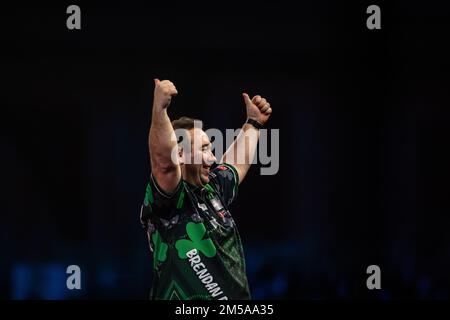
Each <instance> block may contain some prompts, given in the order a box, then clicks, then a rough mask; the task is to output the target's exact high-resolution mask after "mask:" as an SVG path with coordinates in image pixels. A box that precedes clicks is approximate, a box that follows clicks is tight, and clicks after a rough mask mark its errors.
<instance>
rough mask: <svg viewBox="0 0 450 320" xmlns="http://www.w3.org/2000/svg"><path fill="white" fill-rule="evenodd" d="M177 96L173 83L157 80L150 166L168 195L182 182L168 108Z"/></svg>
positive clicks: (149, 140)
mask: <svg viewBox="0 0 450 320" xmlns="http://www.w3.org/2000/svg"><path fill="white" fill-rule="evenodd" d="M177 94H178V92H177V89H176V88H175V85H174V84H173V83H172V82H170V81H169V80H163V81H159V80H158V79H155V91H154V96H153V110H152V123H151V126H150V133H149V138H148V144H149V149H150V165H151V168H152V175H153V177H154V178H155V180H156V182H157V183H158V185H159V187H160V188H161V189H162V190H163V191H164V192H166V193H168V194H170V193H172V192H173V191H175V189H176V187H177V186H178V184H179V182H180V180H181V169H180V165H179V163H178V158H177V157H174V159H172V151H173V150H177V149H178V147H177V140H176V136H175V132H174V130H173V127H172V124H171V122H170V119H169V116H168V115H167V107H168V106H169V104H170V102H171V99H172V97H173V96H176V95H177Z"/></svg>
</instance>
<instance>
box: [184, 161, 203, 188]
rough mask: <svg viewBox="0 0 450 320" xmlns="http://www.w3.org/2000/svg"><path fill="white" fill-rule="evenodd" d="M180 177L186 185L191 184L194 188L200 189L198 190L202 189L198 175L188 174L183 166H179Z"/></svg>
mask: <svg viewBox="0 0 450 320" xmlns="http://www.w3.org/2000/svg"><path fill="white" fill-rule="evenodd" d="M181 176H182V178H183V180H184V181H186V182H188V183H190V184H192V185H194V186H197V187H200V188H202V187H203V182H202V180H201V179H200V175H199V174H198V173H197V174H190V173H189V172H188V171H187V170H186V168H185V167H184V165H181Z"/></svg>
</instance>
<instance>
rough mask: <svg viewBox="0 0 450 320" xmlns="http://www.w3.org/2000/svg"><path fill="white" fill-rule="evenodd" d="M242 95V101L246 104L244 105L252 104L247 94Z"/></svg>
mask: <svg viewBox="0 0 450 320" xmlns="http://www.w3.org/2000/svg"><path fill="white" fill-rule="evenodd" d="M242 95H243V96H244V101H245V104H246V105H248V104H252V100H250V97H249V96H248V94H246V93H245V92H244V93H243V94H242Z"/></svg>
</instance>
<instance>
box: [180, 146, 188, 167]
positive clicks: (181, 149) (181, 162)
mask: <svg viewBox="0 0 450 320" xmlns="http://www.w3.org/2000/svg"><path fill="white" fill-rule="evenodd" d="M178 162H179V163H180V164H184V163H185V162H186V161H185V159H184V151H183V147H181V146H180V145H178Z"/></svg>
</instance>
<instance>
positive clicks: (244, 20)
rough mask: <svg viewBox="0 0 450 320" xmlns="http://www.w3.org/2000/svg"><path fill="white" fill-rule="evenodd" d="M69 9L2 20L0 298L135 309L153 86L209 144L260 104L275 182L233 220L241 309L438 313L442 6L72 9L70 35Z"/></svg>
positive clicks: (249, 185) (444, 97) (256, 183)
mask: <svg viewBox="0 0 450 320" xmlns="http://www.w3.org/2000/svg"><path fill="white" fill-rule="evenodd" d="M70 4H72V3H61V4H60V5H58V6H48V5H44V4H41V3H40V4H36V3H35V4H34V5H26V4H22V5H21V6H20V7H19V6H17V7H14V8H12V7H11V8H9V7H2V11H1V16H0V19H1V22H0V23H1V24H0V29H1V42H2V45H1V47H2V48H1V56H0V57H1V61H0V69H1V70H0V74H1V79H2V82H1V91H0V92H1V97H0V105H1V120H0V121H1V128H0V130H1V131H0V132H1V140H0V150H1V190H0V191H1V195H2V201H1V216H2V219H1V223H0V234H1V238H0V241H1V259H0V297H1V298H4V299H28V298H36V299H72V298H82V299H93V298H102V299H103V298H114V299H135V298H137V299H145V298H147V296H148V292H149V289H150V286H151V276H152V264H151V255H150V252H149V250H148V247H147V240H146V236H145V234H144V232H143V230H142V229H141V227H140V224H139V219H138V218H139V209H140V205H141V202H142V200H143V197H144V191H145V186H146V181H147V179H148V176H149V170H150V168H149V160H148V149H147V134H148V130H149V125H150V115H151V102H152V94H153V78H154V77H158V78H160V79H170V80H172V81H173V82H174V83H175V84H176V86H177V88H178V91H179V96H178V97H176V99H175V100H174V101H173V103H172V105H171V106H170V110H169V112H170V116H171V117H173V118H175V117H179V116H181V115H188V116H193V117H197V118H200V119H203V120H204V122H205V124H206V125H207V127H210V128H219V129H221V130H224V129H225V128H238V127H240V126H241V125H242V124H243V122H244V120H245V107H244V103H243V100H242V96H241V93H242V92H243V91H246V92H248V93H249V94H251V95H254V94H261V95H263V96H265V97H267V99H268V100H269V101H270V102H271V105H272V107H273V111H274V112H273V115H272V117H271V119H270V122H269V124H268V126H269V127H270V128H278V129H280V170H279V172H278V174H277V175H275V176H261V175H259V168H258V167H254V168H252V169H251V171H250V173H249V175H248V177H247V178H246V181H245V183H243V184H242V185H241V186H240V191H239V196H238V199H237V201H236V203H235V205H234V207H233V208H232V213H233V215H234V217H235V220H236V221H237V223H238V226H239V230H240V233H241V236H242V238H243V243H244V249H245V252H246V258H247V269H248V276H249V281H250V285H251V290H252V295H253V297H254V298H258V299H266V298H270V299H398V298H414V299H422V298H426V299H448V298H449V297H450V233H449V232H448V228H449V227H450V219H449V213H450V210H449V209H450V205H449V195H448V194H449V178H450V169H449V163H450V157H449V156H448V154H447V149H448V138H449V136H450V135H449V133H450V129H449V127H448V119H449V116H450V112H449V109H448V108H449V106H450V104H449V91H450V90H449V84H450V81H449V57H450V52H449V50H448V48H447V46H446V44H447V42H448V39H449V23H450V20H449V12H450V11H449V8H448V7H444V6H443V5H442V4H441V3H432V2H417V3H414V2H411V1H389V2H388V3H385V2H373V3H372V2H364V1H363V2H361V3H360V4H351V3H348V4H344V3H342V2H337V1H336V2H334V1H326V0H320V1H301V2H300V3H298V4H297V5H296V6H295V7H294V6H287V5H285V4H275V3H274V2H273V3H272V4H270V5H268V4H261V3H260V4H252V5H250V4H247V5H243V4H237V5H231V4H228V3H226V2H221V3H220V4H216V5H215V6H212V5H200V4H198V5H197V6H196V7H193V6H188V5H186V4H184V5H180V4H175V3H172V4H167V5H165V4H159V5H150V4H148V3H147V4H143V3H140V4H138V3H134V4H133V3H131V2H124V3H122V4H121V5H112V4H111V3H103V4H97V5H96V6H93V5H92V4H84V3H76V4H78V5H80V7H81V12H82V13H81V15H82V18H81V23H82V29H81V30H79V31H69V30H68V29H67V28H66V18H67V16H68V15H67V14H66V8H67V6H68V5H70ZM370 4H377V5H379V6H380V7H381V23H382V29H381V30H368V29H367V28H366V19H367V17H368V14H366V8H367V6H368V5H370ZM71 264H76V265H79V266H80V267H81V271H82V279H83V280H82V290H81V291H76V290H75V291H69V290H67V289H66V287H65V282H66V277H67V275H66V273H65V270H66V267H67V266H68V265H71ZM371 264H376V265H379V266H380V268H381V276H382V278H381V279H382V280H381V285H382V290H378V291H377V290H375V291H369V290H368V289H367V288H366V279H367V277H368V275H367V274H366V268H367V266H369V265H371Z"/></svg>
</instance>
